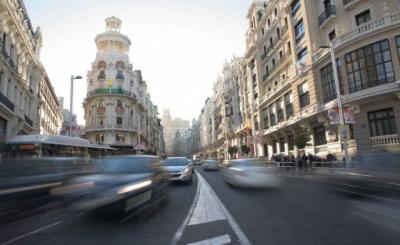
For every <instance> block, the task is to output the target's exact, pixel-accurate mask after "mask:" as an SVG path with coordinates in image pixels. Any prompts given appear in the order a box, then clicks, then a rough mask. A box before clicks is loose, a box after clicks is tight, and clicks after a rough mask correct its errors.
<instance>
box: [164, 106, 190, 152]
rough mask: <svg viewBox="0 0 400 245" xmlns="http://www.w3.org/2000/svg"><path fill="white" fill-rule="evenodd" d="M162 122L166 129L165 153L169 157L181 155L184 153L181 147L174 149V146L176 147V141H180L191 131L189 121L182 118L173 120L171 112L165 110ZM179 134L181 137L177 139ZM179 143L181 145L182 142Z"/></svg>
mask: <svg viewBox="0 0 400 245" xmlns="http://www.w3.org/2000/svg"><path fill="white" fill-rule="evenodd" d="M162 122H163V129H164V139H165V151H166V153H167V155H181V154H182V153H183V152H182V150H181V146H179V147H176V146H175V147H174V145H176V143H175V139H180V138H181V136H182V135H183V134H184V133H185V132H186V131H187V130H188V129H189V127H190V123H189V121H186V120H183V119H181V118H172V117H171V114H170V112H169V110H164V113H163V117H162ZM177 132H179V137H176V133H177ZM178 143H179V145H181V144H180V142H178ZM177 149H179V150H177Z"/></svg>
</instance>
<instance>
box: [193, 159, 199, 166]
mask: <svg viewBox="0 0 400 245" xmlns="http://www.w3.org/2000/svg"><path fill="white" fill-rule="evenodd" d="M193 165H201V160H200V159H195V160H193Z"/></svg>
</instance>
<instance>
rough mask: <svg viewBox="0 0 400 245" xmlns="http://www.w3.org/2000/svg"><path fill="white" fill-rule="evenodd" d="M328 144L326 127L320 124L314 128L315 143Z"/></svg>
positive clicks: (316, 144)
mask: <svg viewBox="0 0 400 245" xmlns="http://www.w3.org/2000/svg"><path fill="white" fill-rule="evenodd" d="M325 144H326V134H325V127H324V126H319V127H316V128H314V145H315V146H318V145H325Z"/></svg>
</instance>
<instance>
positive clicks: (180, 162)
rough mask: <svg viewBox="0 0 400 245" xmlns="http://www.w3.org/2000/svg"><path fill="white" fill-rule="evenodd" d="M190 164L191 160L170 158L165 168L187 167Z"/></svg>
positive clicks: (165, 162) (166, 161) (165, 163)
mask: <svg viewBox="0 0 400 245" xmlns="http://www.w3.org/2000/svg"><path fill="white" fill-rule="evenodd" d="M188 164H189V160H187V159H184V158H170V159H166V160H165V161H164V165H165V166H186V165H188Z"/></svg>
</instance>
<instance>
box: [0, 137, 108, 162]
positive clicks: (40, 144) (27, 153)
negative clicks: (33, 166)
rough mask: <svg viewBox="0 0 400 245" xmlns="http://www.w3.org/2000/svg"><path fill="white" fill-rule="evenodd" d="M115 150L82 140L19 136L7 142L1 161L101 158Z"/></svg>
mask: <svg viewBox="0 0 400 245" xmlns="http://www.w3.org/2000/svg"><path fill="white" fill-rule="evenodd" d="M114 151H115V149H113V148H111V147H110V146H108V145H100V144H91V143H90V141H88V140H86V139H82V138H76V137H69V136H59V135H43V134H36V135H19V136H16V137H15V138H12V139H10V140H9V141H7V143H6V145H5V147H4V149H3V151H2V160H3V161H4V160H15V159H21V158H22V159H39V158H54V157H56V158H101V157H103V156H105V155H109V154H112V153H113V152H114Z"/></svg>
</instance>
